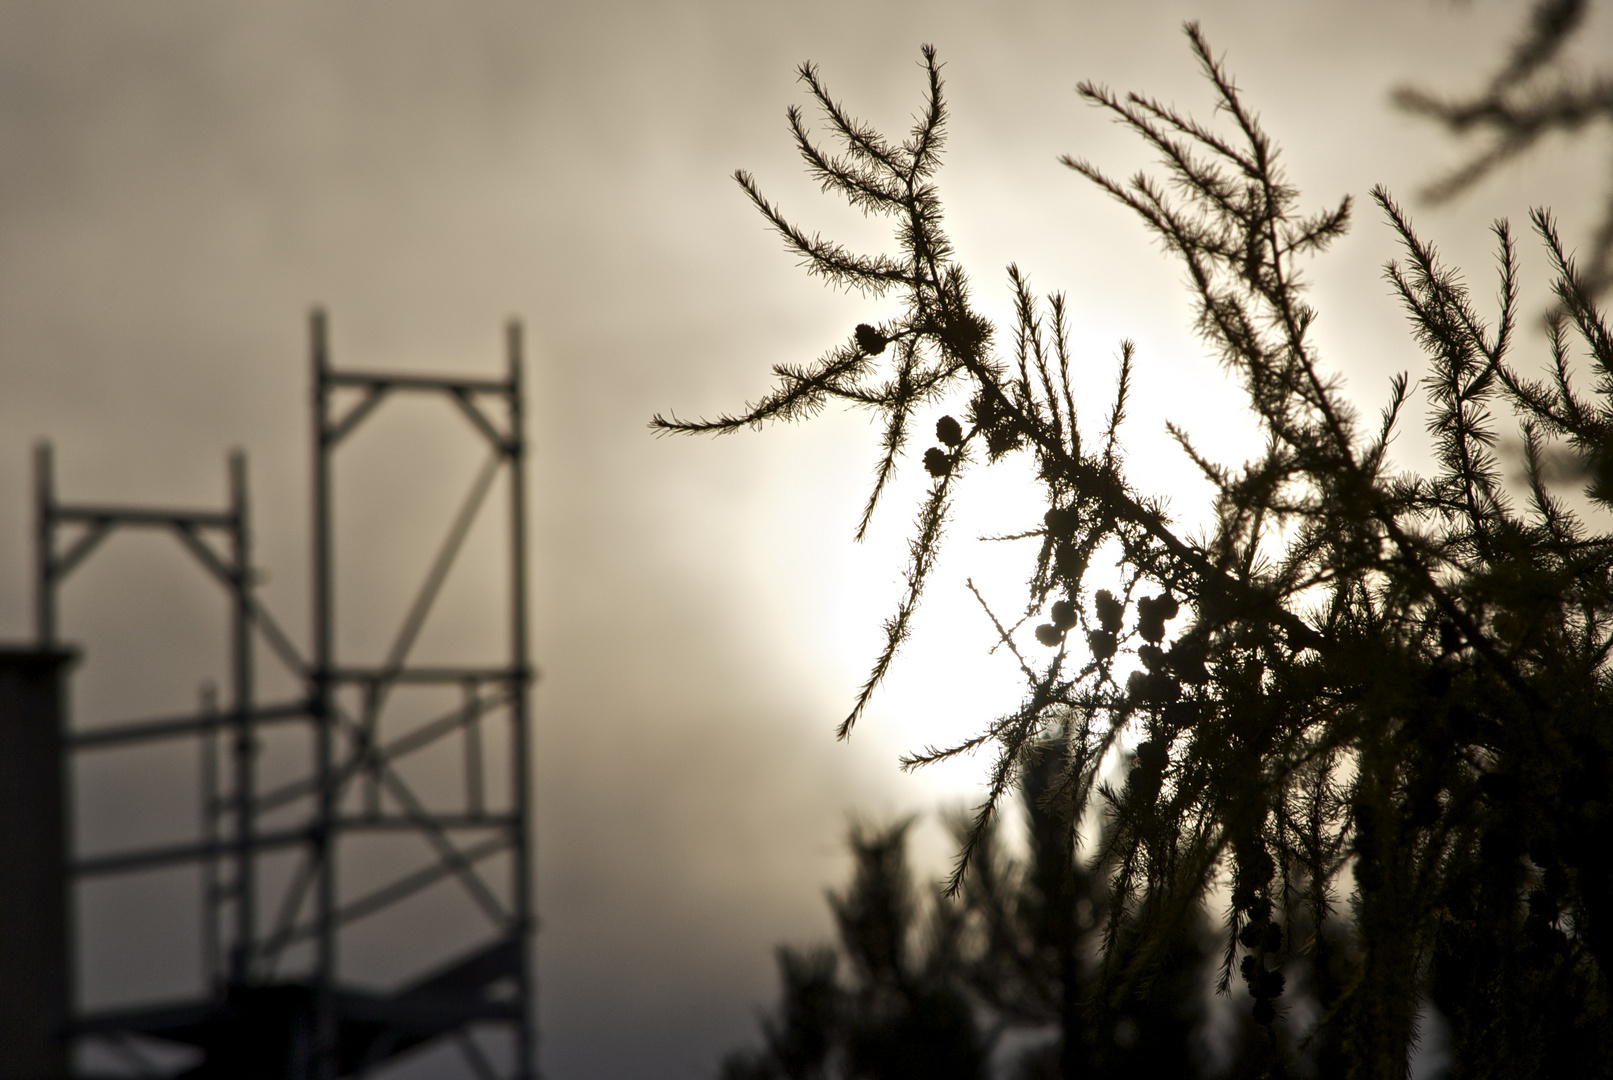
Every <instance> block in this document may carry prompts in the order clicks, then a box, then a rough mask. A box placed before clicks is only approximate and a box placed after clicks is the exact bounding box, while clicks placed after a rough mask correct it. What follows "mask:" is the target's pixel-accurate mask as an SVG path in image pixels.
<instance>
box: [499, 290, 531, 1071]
mask: <svg viewBox="0 0 1613 1080" xmlns="http://www.w3.org/2000/svg"><path fill="white" fill-rule="evenodd" d="M505 342H506V348H507V352H508V361H509V394H510V440H509V450H508V453H509V457H510V667H511V669H512V670H513V672H514V675H515V686H514V690H515V694H514V702H513V706H512V722H513V725H514V733H513V734H514V743H515V745H514V746H513V747H512V748H511V749H512V750H513V751H514V752H513V753H512V754H511V755H510V761H511V768H512V772H513V775H512V776H511V785H512V786H511V790H512V791H513V792H514V793H515V811H516V815H515V816H516V824H515V828H516V830H517V835H516V842H515V867H514V870H515V881H514V886H513V887H514V892H515V913H516V918H517V919H518V920H519V925H518V927H517V933H518V934H519V935H520V942H521V966H520V983H521V985H520V998H521V1000H522V1001H523V1002H524V1003H525V1004H526V1010H525V1014H524V1015H523V1016H522V1017H521V1023H520V1034H519V1037H518V1038H517V1048H516V1052H517V1055H518V1059H519V1060H518V1062H517V1065H516V1076H517V1077H518V1078H519V1080H531V1077H532V1076H533V1075H534V1069H535V1068H536V1062H537V1050H538V1047H537V1041H538V1040H537V1016H536V1010H537V1001H538V994H537V984H536V980H535V978H534V974H533V964H532V951H533V947H534V944H535V942H534V938H535V936H536V929H537V928H536V927H535V926H534V925H533V918H532V886H533V882H532V869H533V855H534V849H535V847H536V844H535V840H536V838H535V837H534V836H533V832H532V805H531V804H532V794H531V780H530V777H531V770H532V761H531V756H532V751H531V735H530V723H531V703H532V657H531V655H530V653H529V651H528V642H527V610H526V601H527V596H526V590H527V580H526V430H525V418H524V417H523V415H522V393H523V390H522V379H521V363H522V355H521V353H522V340H521V323H520V321H519V320H516V319H511V320H510V322H509V324H508V326H507V327H506V331H505Z"/></svg>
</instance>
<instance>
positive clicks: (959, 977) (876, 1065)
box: [722, 822, 986, 1080]
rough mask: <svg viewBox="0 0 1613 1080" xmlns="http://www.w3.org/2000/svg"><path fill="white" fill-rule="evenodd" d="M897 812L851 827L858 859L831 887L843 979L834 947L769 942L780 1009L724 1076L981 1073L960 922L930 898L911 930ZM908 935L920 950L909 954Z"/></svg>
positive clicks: (871, 1078)
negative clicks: (884, 822)
mask: <svg viewBox="0 0 1613 1080" xmlns="http://www.w3.org/2000/svg"><path fill="white" fill-rule="evenodd" d="M909 824H910V823H908V822H903V823H901V824H898V825H895V826H893V827H891V828H889V829H886V830H884V831H876V832H870V831H866V830H863V829H853V830H852V833H851V849H852V854H853V856H854V862H855V871H854V875H853V880H852V884H851V887H850V888H849V889H848V890H847V891H846V892H845V893H844V894H843V895H833V894H831V895H830V898H829V903H830V906H831V907H832V908H833V909H834V914H835V922H836V924H837V925H838V927H839V930H840V948H841V950H842V952H843V953H844V955H845V957H846V958H847V959H848V960H849V961H850V965H849V966H850V968H851V973H850V974H851V984H850V986H842V985H841V983H840V981H839V979H838V968H839V956H838V955H837V953H836V952H835V951H834V950H833V949H829V948H819V949H815V950H811V951H808V952H801V951H797V950H794V949H790V948H788V947H784V948H780V949H779V952H778V962H779V976H780V982H781V983H782V995H781V1000H780V1005H779V1009H778V1014H777V1016H775V1017H771V1018H769V1019H767V1020H765V1021H764V1022H763V1034H764V1036H765V1041H766V1048H765V1049H764V1050H763V1051H761V1052H760V1053H754V1052H738V1053H735V1054H732V1055H730V1056H729V1058H728V1059H727V1060H726V1061H725V1062H724V1064H723V1073H722V1075H723V1077H724V1080H819V1078H827V1077H833V1076H846V1077H856V1078H859V1080H981V1078H983V1077H984V1076H985V1075H986V1048H985V1042H984V1039H983V1038H982V1036H981V1032H980V1031H979V1029H978V1027H977V1026H976V1023H975V1017H974V1013H973V1011H972V1009H971V1007H970V1003H969V1001H968V1000H967V998H966V997H965V994H964V980H963V969H962V966H961V960H960V956H959V953H958V951H957V934H958V930H959V924H958V922H957V920H956V919H955V918H954V917H953V913H952V911H951V909H950V907H949V905H948V904H947V903H946V902H945V901H944V900H937V901H936V902H934V903H933V904H932V906H931V908H930V912H929V914H930V919H929V922H930V927H929V933H928V935H927V940H926V941H924V942H919V941H918V940H917V932H918V920H919V912H918V904H917V903H916V897H915V890H914V886H913V880H912V875H911V874H910V873H909V872H908V869H907V861H906V848H907V830H908V825H909ZM915 947H917V949H918V951H920V952H921V955H917V956H916V955H914V954H915Z"/></svg>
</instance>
